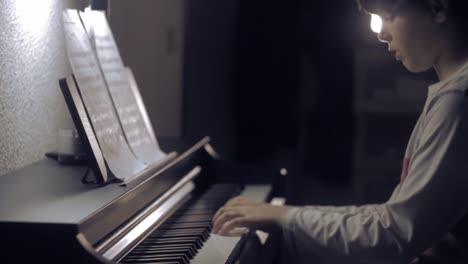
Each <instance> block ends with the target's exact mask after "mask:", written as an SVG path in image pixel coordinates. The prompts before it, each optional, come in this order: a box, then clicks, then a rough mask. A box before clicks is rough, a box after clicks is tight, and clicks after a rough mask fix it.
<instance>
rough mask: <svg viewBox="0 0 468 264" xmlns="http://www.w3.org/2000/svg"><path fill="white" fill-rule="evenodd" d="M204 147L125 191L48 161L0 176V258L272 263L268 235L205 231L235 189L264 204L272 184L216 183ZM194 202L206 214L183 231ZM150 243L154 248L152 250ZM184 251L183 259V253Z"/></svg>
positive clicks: (186, 150)
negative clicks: (85, 180) (265, 237)
mask: <svg viewBox="0 0 468 264" xmlns="http://www.w3.org/2000/svg"><path fill="white" fill-rule="evenodd" d="M208 147H210V145H209V142H208V140H207V139H204V140H202V141H200V142H198V143H197V144H195V145H193V146H192V147H186V146H185V147H182V148H181V149H183V151H180V152H179V153H181V154H180V155H179V156H178V157H177V159H176V160H175V161H173V162H172V163H170V164H169V165H167V166H166V167H165V168H163V169H162V170H159V171H157V172H155V175H154V176H152V177H149V178H146V179H142V180H139V181H135V182H133V183H132V184H131V185H129V186H126V187H123V186H119V185H118V184H116V183H111V184H107V185H106V186H94V185H85V184H83V183H82V182H81V179H82V177H83V176H84V175H85V173H86V171H87V167H86V166H63V165H60V164H58V163H57V162H56V161H53V160H43V161H40V162H37V163H35V164H32V165H30V166H28V167H25V168H23V169H20V170H18V171H15V172H12V173H10V174H7V175H4V176H2V177H0V197H1V198H0V201H1V202H0V234H1V235H2V249H1V251H0V252H1V253H0V255H1V257H2V261H6V262H5V263H33V262H34V263H271V262H272V261H273V259H274V258H275V254H276V252H278V251H277V250H275V249H274V248H275V247H276V246H277V245H278V240H277V239H275V238H274V236H273V237H272V235H270V238H269V239H268V240H267V242H266V244H262V243H260V241H259V239H258V237H257V236H256V235H255V233H253V232H250V233H247V234H244V235H243V236H242V237H234V238H233V237H230V238H229V237H228V238H223V237H218V236H216V235H210V234H209V230H210V223H208V222H207V219H209V218H210V216H209V213H212V212H214V211H215V210H216V208H217V207H219V206H221V205H222V204H223V203H224V201H225V200H227V199H228V198H229V197H230V196H232V195H235V194H236V188H238V187H236V186H243V187H241V188H240V189H239V191H240V193H241V194H243V195H247V196H250V197H251V198H253V199H257V200H268V199H270V194H271V185H270V184H254V185H252V184H247V185H242V184H220V183H219V180H218V179H217V178H216V174H219V171H220V170H219V168H220V167H219V166H220V163H219V162H220V161H219V160H216V159H214V158H213V157H212V156H211V155H210V154H209V149H208ZM207 149H208V151H207ZM223 188H224V189H223ZM213 189H219V190H221V191H219V190H218V191H217V192H218V194H216V195H217V196H216V195H215V196H216V199H215V201H214V204H210V203H211V201H205V200H203V199H205V198H204V197H205V196H210V194H206V193H208V192H213ZM226 190H227V191H226ZM219 193H220V194H219ZM220 195H221V196H222V197H221V198H220ZM211 196H213V195H211ZM211 196H210V197H211ZM210 199H211V198H210ZM207 204H209V205H208V206H207ZM200 205H201V206H202V207H203V208H205V209H202V210H205V211H206V210H208V211H210V212H208V211H206V213H202V214H203V216H200V215H197V216H196V217H195V218H196V219H199V220H200V217H204V218H205V219H201V220H200V221H201V222H203V223H202V224H201V225H200V223H195V224H194V223H193V222H196V221H192V220H189V221H188V222H189V223H190V224H189V226H188V228H189V229H184V228H186V226H183V225H184V224H186V223H183V222H184V221H182V220H184V219H185V220H187V219H191V218H190V217H191V216H190V215H188V216H187V215H184V214H186V213H187V214H189V213H190V212H192V211H193V210H194V209H193V208H195V209H196V208H200ZM206 206H207V207H209V209H206ZM197 210H198V209H197ZM174 219H175V220H174ZM178 219H179V220H178ZM181 222H182V223H181ZM171 223H172V224H173V225H175V226H171ZM181 224H182V226H181ZM193 224H194V225H195V229H196V230H201V229H203V228H204V231H203V232H204V235H203V237H200V235H199V234H195V233H193V232H194V231H193V230H191V229H190V228H191V226H190V225H193ZM167 226H169V228H167ZM178 226H181V227H182V228H181V229H178ZM163 227H165V228H163ZM164 230H169V231H170V232H168V233H164V232H165V231H164ZM158 234H160V235H161V234H162V236H161V237H159V236H160V235H158ZM184 234H186V235H187V236H188V237H189V238H187V237H184ZM194 236H195V237H196V238H197V239H196V241H195V242H196V243H198V244H200V243H201V245H198V247H196V249H194V250H192V249H190V250H189V249H187V247H188V245H187V244H189V243H190V242H191V241H193V239H194ZM155 237H156V238H155ZM180 239H182V242H180ZM151 243H153V244H154V243H156V244H158V245H159V246H160V247H159V248H158V249H154V248H152V245H153V244H151ZM143 245H144V246H143ZM148 245H149V246H148ZM172 246H174V248H171V247H172ZM190 247H193V246H190ZM166 250H167V251H166ZM188 251H190V254H189V255H190V256H185V255H186V254H187V252H188ZM145 252H148V254H146V255H145ZM142 254H143V256H142V257H141V258H140V257H139V256H140V255H142Z"/></svg>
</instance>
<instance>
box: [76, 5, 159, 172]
mask: <svg viewBox="0 0 468 264" xmlns="http://www.w3.org/2000/svg"><path fill="white" fill-rule="evenodd" d="M80 16H81V18H82V21H83V23H84V25H85V28H86V29H87V30H88V36H89V37H90V40H91V41H94V43H92V44H93V46H94V47H95V51H96V55H97V58H98V61H99V63H100V66H101V69H102V73H103V75H104V79H105V81H106V83H107V87H108V88H109V91H110V94H111V97H112V100H113V102H114V106H115V108H116V110H117V113H118V116H119V118H120V122H121V124H122V128H123V131H124V133H125V136H126V138H127V141H128V144H129V145H130V148H131V149H132V150H133V152H134V153H135V155H136V156H137V158H138V159H139V160H140V161H142V162H144V163H145V164H153V163H155V162H157V161H159V160H161V159H162V158H164V157H165V153H164V152H163V151H162V150H161V149H160V147H159V144H158V142H157V140H156V137H154V138H153V137H151V134H152V133H154V132H153V131H148V129H152V128H148V126H147V125H146V124H145V121H144V117H143V114H142V111H146V110H144V107H143V109H141V108H140V107H139V105H138V103H137V98H136V95H135V94H134V93H133V91H132V88H131V86H130V80H129V78H128V77H129V76H128V74H127V71H126V68H125V66H124V64H123V62H122V59H121V57H120V53H119V50H118V47H117V45H116V42H115V39H114V36H113V34H112V31H111V29H110V26H109V24H108V22H107V19H106V15H105V13H104V12H102V11H86V12H80Z"/></svg>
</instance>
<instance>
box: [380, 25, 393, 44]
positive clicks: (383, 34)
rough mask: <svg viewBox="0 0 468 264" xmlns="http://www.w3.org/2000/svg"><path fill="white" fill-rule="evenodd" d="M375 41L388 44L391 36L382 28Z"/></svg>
mask: <svg viewBox="0 0 468 264" xmlns="http://www.w3.org/2000/svg"><path fill="white" fill-rule="evenodd" d="M377 39H378V40H379V41H381V42H384V43H388V42H390V40H391V36H390V34H389V33H388V31H387V30H385V29H384V28H383V27H382V30H380V32H379V33H378V34H377Z"/></svg>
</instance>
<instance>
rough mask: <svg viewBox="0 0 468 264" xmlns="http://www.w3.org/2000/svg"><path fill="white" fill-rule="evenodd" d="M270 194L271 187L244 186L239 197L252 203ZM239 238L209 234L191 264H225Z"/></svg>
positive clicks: (263, 199)
mask: <svg viewBox="0 0 468 264" xmlns="http://www.w3.org/2000/svg"><path fill="white" fill-rule="evenodd" d="M270 192H271V185H269V184H261V185H260V184H259V185H246V186H245V187H244V189H243V190H242V192H241V193H240V195H242V196H244V197H247V198H250V199H252V200H254V201H259V202H262V201H265V199H266V198H267V196H268V194H269V193H270ZM240 239H241V238H240V237H238V236H237V237H232V236H219V235H216V234H211V235H210V238H208V240H207V241H206V242H205V243H204V245H203V247H202V248H201V249H200V250H199V251H198V254H197V255H196V256H195V258H194V259H192V260H191V261H190V263H191V264H206V263H226V261H227V260H228V258H229V256H230V255H231V252H232V251H233V250H234V248H235V247H236V245H237V243H238V242H239V241H240Z"/></svg>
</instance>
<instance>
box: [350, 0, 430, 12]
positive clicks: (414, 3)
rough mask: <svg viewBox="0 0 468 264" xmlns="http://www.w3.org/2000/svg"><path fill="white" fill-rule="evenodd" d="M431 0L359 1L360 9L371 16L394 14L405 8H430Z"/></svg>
mask: <svg viewBox="0 0 468 264" xmlns="http://www.w3.org/2000/svg"><path fill="white" fill-rule="evenodd" d="M429 1H430V0H357V2H358V5H359V8H360V9H361V10H364V12H366V13H369V14H379V13H381V12H383V11H384V12H388V13H390V14H394V13H396V12H398V11H399V10H401V9H403V8H405V7H409V6H411V7H419V8H421V9H427V8H429Z"/></svg>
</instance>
